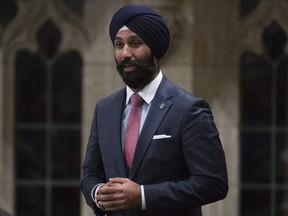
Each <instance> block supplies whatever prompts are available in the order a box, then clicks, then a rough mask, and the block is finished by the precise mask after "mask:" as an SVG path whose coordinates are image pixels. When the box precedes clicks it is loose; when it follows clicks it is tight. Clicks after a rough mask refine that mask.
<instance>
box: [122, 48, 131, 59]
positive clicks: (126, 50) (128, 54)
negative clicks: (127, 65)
mask: <svg viewBox="0 0 288 216" xmlns="http://www.w3.org/2000/svg"><path fill="white" fill-rule="evenodd" d="M131 57H132V50H131V47H130V46H129V45H128V44H125V45H124V47H123V49H122V59H129V58H131Z"/></svg>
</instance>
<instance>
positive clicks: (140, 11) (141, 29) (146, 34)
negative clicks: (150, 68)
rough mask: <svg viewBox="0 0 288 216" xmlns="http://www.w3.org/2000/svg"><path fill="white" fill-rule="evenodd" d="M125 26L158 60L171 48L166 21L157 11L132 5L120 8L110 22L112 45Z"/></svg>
mask: <svg viewBox="0 0 288 216" xmlns="http://www.w3.org/2000/svg"><path fill="white" fill-rule="evenodd" d="M124 25H125V26H127V27H128V28H129V29H130V30H131V31H133V32H134V33H135V34H137V35H138V36H139V37H140V38H141V39H142V40H143V41H144V42H145V43H146V44H147V46H148V47H149V48H150V50H151V52H152V54H153V55H154V56H155V57H156V58H157V59H158V60H160V59H161V58H162V57H163V56H164V54H165V53H166V51H167V49H168V47H169V42H170V34H169V29H168V27H167V25H166V23H165V21H164V20H163V18H162V17H161V16H160V15H158V14H157V13H156V12H155V11H153V10H152V9H150V8H147V7H144V6H140V5H132V4H128V5H125V6H123V7H122V8H120V9H119V10H118V11H117V12H116V13H115V14H114V16H113V17H112V20H111V22H110V27H109V34H110V38H111V40H112V43H114V40H115V36H116V34H117V32H118V31H119V30H120V29H121V28H122V27H123V26H124Z"/></svg>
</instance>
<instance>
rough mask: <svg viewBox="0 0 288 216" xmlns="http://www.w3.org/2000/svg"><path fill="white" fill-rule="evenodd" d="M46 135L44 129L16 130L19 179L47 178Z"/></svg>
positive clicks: (16, 168)
mask: <svg viewBox="0 0 288 216" xmlns="http://www.w3.org/2000/svg"><path fill="white" fill-rule="evenodd" d="M45 146H46V136H45V132H44V131H42V130H28V129H26V130H23V129H22V130H20V129H19V130H16V132H15V156H16V161H15V171H16V178H17V179H30V180H36V179H45V176H46V148H45Z"/></svg>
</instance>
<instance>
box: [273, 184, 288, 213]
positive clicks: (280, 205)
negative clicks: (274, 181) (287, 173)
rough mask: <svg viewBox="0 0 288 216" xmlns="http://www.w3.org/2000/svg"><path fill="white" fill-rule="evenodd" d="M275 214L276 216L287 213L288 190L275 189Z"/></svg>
mask: <svg viewBox="0 0 288 216" xmlns="http://www.w3.org/2000/svg"><path fill="white" fill-rule="evenodd" d="M275 205H276V214H275V215H277V216H287V215H288V190H287V189H284V190H277V191H276V203H275Z"/></svg>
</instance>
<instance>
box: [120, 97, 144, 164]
mask: <svg viewBox="0 0 288 216" xmlns="http://www.w3.org/2000/svg"><path fill="white" fill-rule="evenodd" d="M143 102H144V100H143V98H142V97H141V96H140V95H138V94H133V95H132V96H131V104H132V107H131V111H130V114H129V117H128V123H127V127H126V135H125V147H124V157H125V161H126V165H127V166H128V167H131V164H132V160H133V155H134V152H135V148H136V143H137V140H138V136H139V128H140V120H141V105H142V104H143Z"/></svg>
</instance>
